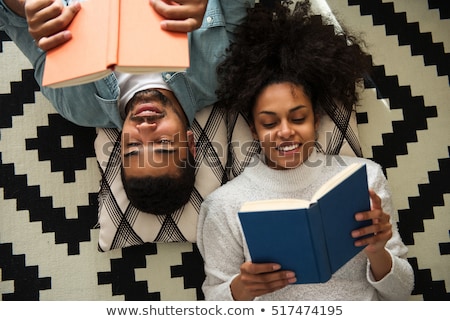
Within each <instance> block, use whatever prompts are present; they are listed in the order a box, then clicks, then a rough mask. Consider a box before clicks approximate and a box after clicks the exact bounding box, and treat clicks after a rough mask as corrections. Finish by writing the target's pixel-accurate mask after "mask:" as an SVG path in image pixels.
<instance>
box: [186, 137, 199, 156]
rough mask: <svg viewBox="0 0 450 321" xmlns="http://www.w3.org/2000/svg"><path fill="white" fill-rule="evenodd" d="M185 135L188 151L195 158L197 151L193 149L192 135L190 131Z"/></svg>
mask: <svg viewBox="0 0 450 321" xmlns="http://www.w3.org/2000/svg"><path fill="white" fill-rule="evenodd" d="M186 134H187V139H188V148H189V151H190V152H191V153H192V156H194V157H195V155H196V153H197V149H196V148H195V140H194V133H193V132H192V130H188V131H187V132H186Z"/></svg>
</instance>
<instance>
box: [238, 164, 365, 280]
mask: <svg viewBox="0 0 450 321" xmlns="http://www.w3.org/2000/svg"><path fill="white" fill-rule="evenodd" d="M367 210H370V198H369V189H368V185H367V173H366V165H365V164H357V163H355V164H351V165H349V166H347V167H346V168H345V169H344V170H342V171H341V172H340V173H338V174H337V175H336V176H334V177H332V178H331V179H330V180H328V182H327V183H325V184H324V186H322V187H321V188H320V189H319V190H318V191H317V192H316V194H315V195H314V197H313V199H312V200H310V201H305V200H298V199H273V200H261V201H253V202H247V203H244V204H243V205H242V207H241V209H240V211H239V219H240V221H241V224H242V228H243V231H244V235H245V239H246V241H247V245H248V248H249V251H250V255H251V258H252V262H254V263H278V264H280V265H281V267H282V269H283V270H290V271H295V273H296V277H297V283H323V282H326V281H328V280H329V279H330V278H331V276H332V274H333V273H334V272H336V271H337V270H338V269H339V268H340V267H342V266H343V265H344V264H345V263H346V262H348V261H349V260H350V259H351V258H353V257H354V256H355V255H356V254H358V253H359V252H360V251H361V250H362V247H356V246H355V245H354V242H355V239H354V238H353V237H352V236H351V232H352V231H353V230H355V229H358V228H361V227H363V226H367V225H370V224H371V221H370V220H369V221H363V222H358V221H356V220H355V218H354V216H355V214H356V213H357V212H363V211H367Z"/></svg>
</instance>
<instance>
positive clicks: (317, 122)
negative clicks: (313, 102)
mask: <svg viewBox="0 0 450 321" xmlns="http://www.w3.org/2000/svg"><path fill="white" fill-rule="evenodd" d="M319 126H320V114H319V113H314V129H315V130H316V131H318V130H319Z"/></svg>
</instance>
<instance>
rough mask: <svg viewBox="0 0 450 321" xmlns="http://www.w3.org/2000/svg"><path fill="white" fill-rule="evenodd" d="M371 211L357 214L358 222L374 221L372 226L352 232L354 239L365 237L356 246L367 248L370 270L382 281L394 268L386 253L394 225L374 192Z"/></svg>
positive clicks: (365, 250)
mask: <svg viewBox="0 0 450 321" xmlns="http://www.w3.org/2000/svg"><path fill="white" fill-rule="evenodd" d="M369 195H370V200H371V210H370V211H367V212H361V213H357V214H356V215H355V218H356V220H357V221H364V220H372V225H369V226H366V227H363V228H360V229H358V230H355V231H353V232H352V236H353V237H354V238H358V237H363V238H362V239H360V240H357V241H355V245H356V246H365V248H364V252H365V253H366V255H367V257H368V259H369V261H370V268H371V270H372V274H373V276H374V278H375V280H377V281H378V280H381V279H382V278H383V277H384V276H385V275H386V274H387V273H389V271H390V270H391V267H392V259H391V256H390V254H389V253H388V252H387V251H386V249H385V246H386V243H387V241H389V239H390V238H391V237H392V224H391V222H390V215H389V214H387V213H385V212H383V209H382V208H381V199H380V197H379V196H378V195H377V194H376V193H375V192H374V191H372V190H370V191H369Z"/></svg>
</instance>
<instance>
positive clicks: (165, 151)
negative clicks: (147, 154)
mask: <svg viewBox="0 0 450 321" xmlns="http://www.w3.org/2000/svg"><path fill="white" fill-rule="evenodd" d="M153 151H154V152H155V153H159V154H173V153H175V152H176V149H175V148H170V149H167V148H157V149H154V150H153Z"/></svg>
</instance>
